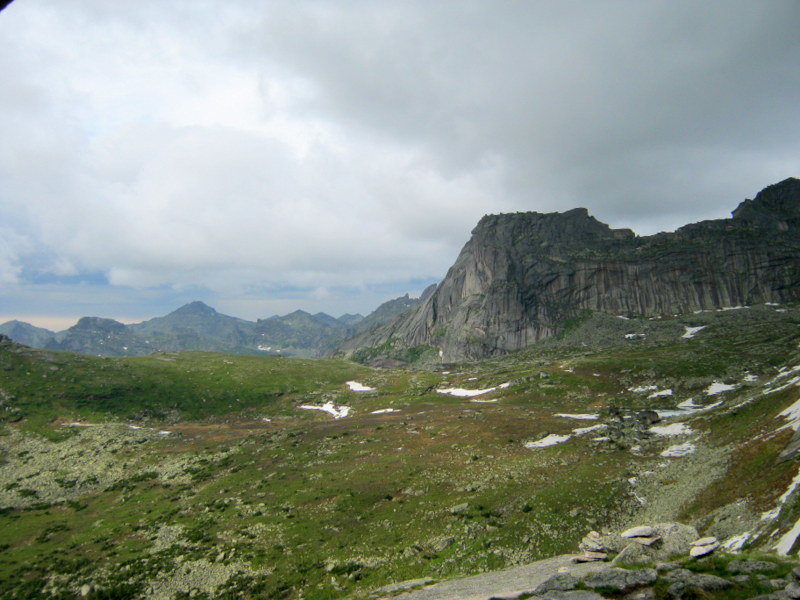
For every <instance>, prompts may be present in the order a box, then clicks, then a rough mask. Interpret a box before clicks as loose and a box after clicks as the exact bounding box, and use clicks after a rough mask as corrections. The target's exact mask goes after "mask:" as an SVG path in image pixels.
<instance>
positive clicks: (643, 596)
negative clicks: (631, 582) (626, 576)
mask: <svg viewBox="0 0 800 600" xmlns="http://www.w3.org/2000/svg"><path fill="white" fill-rule="evenodd" d="M624 598H625V600H655V599H656V591H655V590H654V589H653V588H651V587H646V588H642V589H640V590H634V591H632V592H630V593H629V594H625V596H624Z"/></svg>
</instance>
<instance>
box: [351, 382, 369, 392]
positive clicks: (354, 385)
mask: <svg viewBox="0 0 800 600" xmlns="http://www.w3.org/2000/svg"><path fill="white" fill-rule="evenodd" d="M345 383H347V386H348V387H349V388H350V390H351V391H353V392H374V391H375V388H371V387H369V386H366V385H364V384H363V383H358V382H357V381H347V382H345Z"/></svg>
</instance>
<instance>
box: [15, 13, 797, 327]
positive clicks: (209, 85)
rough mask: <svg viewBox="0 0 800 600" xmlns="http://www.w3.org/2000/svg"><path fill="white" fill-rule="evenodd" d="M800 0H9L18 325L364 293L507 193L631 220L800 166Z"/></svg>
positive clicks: (281, 310) (431, 272)
mask: <svg viewBox="0 0 800 600" xmlns="http://www.w3.org/2000/svg"><path fill="white" fill-rule="evenodd" d="M798 22H800V3H798V2H795V1H792V0H776V1H774V2H769V3H756V2H745V1H738V0H731V1H728V2H724V3H707V2H701V1H694V2H692V1H689V2H680V3H676V2H668V1H656V0H643V1H636V2H634V1H632V0H631V1H618V2H604V3H590V2H577V1H576V2H561V1H559V2H556V1H551V2H526V3H522V2H520V3H496V2H488V1H483V2H480V1H474V2H461V1H459V2H456V1H448V0H445V1H442V2H437V3H428V2H422V1H417V2H414V1H411V2H408V1H400V0H397V1H388V0H385V1H384V0H381V1H366V0H362V1H360V0H355V1H353V2H347V3H332V2H331V3H326V2H312V1H298V2H292V3H283V2H277V1H273V2H263V3H254V2H251V1H249V0H228V1H226V2H222V1H221V0H176V1H174V2H170V3H163V2H158V1H157V0H141V1H138V2H123V3H119V2H117V3H108V2H105V1H102V0H17V2H13V3H12V4H11V5H10V6H8V7H7V8H6V9H5V10H3V11H2V12H0V69H1V70H2V73H3V77H2V78H0V132H2V135H0V322H2V321H5V320H8V319H12V318H18V319H21V320H27V321H29V322H32V323H34V324H36V325H42V326H48V327H50V328H52V329H63V328H64V327H66V326H68V325H69V324H71V323H72V322H74V321H75V320H76V319H77V318H78V317H79V316H82V315H93V316H105V317H112V318H116V319H119V320H124V321H129V322H130V321H140V320H144V319H147V318H150V317H153V316H158V315H162V314H166V313H167V312H170V311H171V310H174V309H175V308H177V307H179V306H180V305H182V304H184V303H186V302H189V301H192V300H202V301H204V302H206V303H208V304H209V305H211V306H213V307H214V308H216V309H217V310H219V311H220V312H223V313H226V314H230V315H233V316H237V317H241V318H245V319H251V320H255V319H256V318H259V317H261V318H263V317H267V316H270V315H272V314H285V313H287V312H291V311H293V310H295V309H303V310H307V311H309V312H312V313H314V312H319V311H324V312H327V313H329V314H332V315H334V316H338V315H340V314H342V313H347V312H361V313H367V312H369V311H371V310H373V309H374V308H375V307H376V306H377V305H378V304H380V303H381V302H382V301H384V300H386V299H388V298H392V297H395V296H398V295H401V294H403V293H406V292H410V293H411V294H412V295H416V294H419V292H421V291H422V289H423V288H424V287H426V286H427V285H428V284H430V283H432V282H436V281H439V280H440V279H441V278H442V277H443V276H444V274H445V272H446V270H447V268H448V267H449V266H450V265H451V264H452V262H453V260H454V259H455V257H456V255H457V254H458V251H459V250H460V248H461V246H462V245H463V244H464V243H465V242H466V241H467V239H468V237H469V232H470V230H471V229H472V228H473V227H474V225H475V224H476V223H477V221H478V220H479V219H480V217H481V216H482V215H484V214H488V213H498V212H512V211H529V210H533V211H539V212H551V211H556V210H558V211H563V210H568V209H571V208H574V207H576V206H585V207H587V208H588V209H589V211H590V213H591V214H592V215H594V216H595V217H597V218H598V219H600V220H601V221H604V222H606V223H608V224H610V225H611V226H612V227H629V228H631V229H634V230H635V231H636V232H637V233H639V234H650V233H655V232H657V231H662V230H673V229H675V228H676V227H679V226H681V225H683V224H686V223H689V222H694V221H698V220H701V219H707V218H724V217H728V216H729V215H730V211H731V210H733V209H734V208H735V207H736V205H737V204H738V203H739V202H741V201H742V200H743V199H744V198H745V197H753V196H754V195H755V194H756V193H757V192H758V191H759V190H760V189H762V188H763V187H765V186H767V185H769V184H772V183H775V182H778V181H780V180H783V179H785V178H786V177H790V176H795V177H796V176H799V175H800V103H798V101H797V99H798V98H800V69H798V68H797V64H800V37H798V36H797V35H796V30H797V24H798Z"/></svg>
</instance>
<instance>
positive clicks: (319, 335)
mask: <svg viewBox="0 0 800 600" xmlns="http://www.w3.org/2000/svg"><path fill="white" fill-rule="evenodd" d="M349 332H350V328H349V326H348V325H347V324H346V323H342V322H341V321H340V320H338V319H335V318H333V317H332V316H330V315H327V314H325V313H317V314H315V315H312V314H309V313H307V312H305V311H303V310H296V311H294V312H293V313H290V314H288V315H284V316H282V317H278V316H275V317H270V318H269V319H259V320H258V322H256V323H255V325H254V327H253V333H252V335H253V339H254V340H255V343H256V345H257V347H258V348H259V349H260V350H262V351H267V352H270V351H273V350H278V349H280V352H281V353H283V354H288V355H296V356H317V355H318V354H319V353H320V352H321V351H323V350H326V349H328V348H329V347H330V346H332V345H335V344H336V343H337V342H338V341H340V340H341V339H343V338H344V337H345V336H346V335H347V334H348V333H349Z"/></svg>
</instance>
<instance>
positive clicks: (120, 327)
mask: <svg viewBox="0 0 800 600" xmlns="http://www.w3.org/2000/svg"><path fill="white" fill-rule="evenodd" d="M68 331H108V332H119V331H125V325H124V324H122V323H120V322H119V321H115V320H114V319H104V318H102V317H81V318H80V319H79V320H78V322H77V323H75V325H73V326H72V327H70V328H69V329H68Z"/></svg>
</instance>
